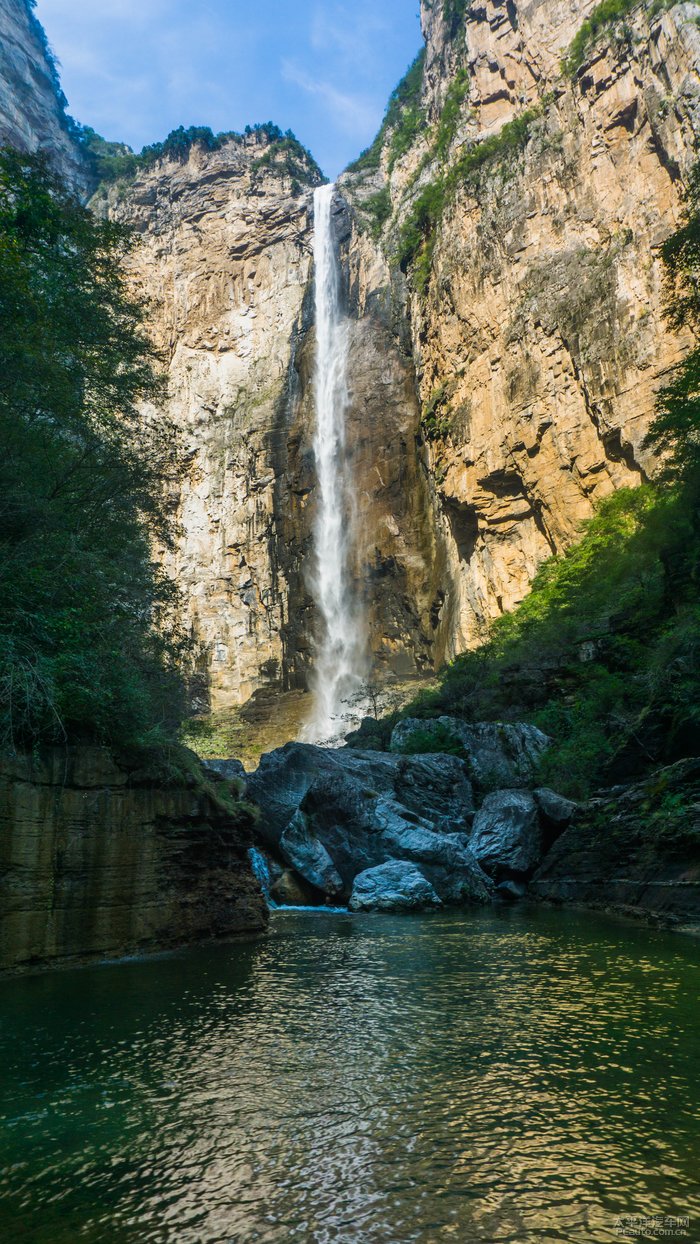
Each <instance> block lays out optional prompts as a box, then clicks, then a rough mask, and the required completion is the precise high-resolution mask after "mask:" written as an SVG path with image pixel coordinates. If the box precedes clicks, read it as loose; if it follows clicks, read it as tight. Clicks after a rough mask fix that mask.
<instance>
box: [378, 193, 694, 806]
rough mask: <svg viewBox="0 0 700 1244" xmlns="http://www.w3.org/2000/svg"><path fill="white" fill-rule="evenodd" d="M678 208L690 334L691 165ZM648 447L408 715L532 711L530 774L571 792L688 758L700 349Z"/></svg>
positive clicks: (673, 305) (675, 268) (674, 301)
mask: <svg viewBox="0 0 700 1244" xmlns="http://www.w3.org/2000/svg"><path fill="white" fill-rule="evenodd" d="M688 207H689V211H688V216H687V220H686V223H685V224H684V225H683V227H682V228H681V229H680V230H678V231H677V232H676V233H675V234H674V235H673V236H672V237H671V238H669V239H668V241H667V242H666V243H665V245H664V247H663V257H664V259H665V262H666V273H667V301H668V318H669V321H670V322H671V323H672V324H673V325H674V326H675V327H677V328H681V327H684V328H685V329H686V330H687V329H691V330H692V331H693V332H694V333H695V335H696V338H700V173H697V172H696V173H695V174H694V175H693V177H692V178H691V180H690V187H689V196H688ZM440 399H441V394H440V391H436V394H435V395H434V399H431V400H432V403H433V404H432V410H429V413H433V412H434V410H435V409H437V407H438V406H439V402H440ZM649 443H650V444H653V445H655V446H656V447H657V448H658V449H660V450H662V451H663V452H664V453H665V455H666V459H665V469H664V470H663V472H662V474H661V476H660V478H659V480H658V481H657V482H656V483H655V484H653V485H645V486H643V487H640V488H638V489H634V490H625V491H620V492H618V493H616V494H615V495H613V496H612V497H610V498H608V500H607V501H605V502H604V503H603V504H602V505H601V507H600V510H599V512H598V514H597V515H596V517H595V518H594V519H592V520H591V521H590V522H589V523H587V524H586V526H585V528H584V531H583V534H582V539H581V540H580V542H579V543H578V544H576V545H575V546H574V547H573V548H571V549H570V550H569V552H568V553H566V554H565V555H563V556H560V557H555V558H552V559H551V560H550V561H548V562H547V563H545V564H544V565H543V566H542V568H541V569H540V571H539V573H538V575H537V576H536V578H535V580H534V583H533V585H532V590H531V593H530V595H529V596H528V597H527V598H526V600H525V601H524V602H523V603H522V605H520V606H519V608H518V609H517V610H515V612H514V613H512V614H508V615H505V616H504V617H502V618H500V619H498V620H497V621H496V622H495V623H494V624H492V626H491V628H490V630H489V633H488V635H487V636H486V638H485V642H484V643H483V645H482V646H481V647H480V648H478V649H477V650H475V651H473V652H468V653H465V654H464V655H463V656H461V657H459V658H458V659H457V660H456V661H455V662H453V663H452V664H451V665H450V666H448V667H447V668H446V669H445V671H444V672H443V674H442V678H441V685H440V686H439V688H438V689H437V690H436V691H433V692H430V693H428V694H426V695H423V696H422V697H420V698H419V699H418V700H417V701H415V702H414V703H413V704H412V705H410V706H409V708H408V709H407V710H406V712H407V713H408V715H410V716H424V717H428V718H430V717H435V716H440V715H442V714H449V715H455V716H457V717H463V718H465V719H467V720H472V721H478V720H484V719H490V720H517V719H524V720H529V721H532V722H533V723H534V724H536V725H538V726H540V727H541V728H542V729H544V730H545V731H546V732H547V733H548V734H550V735H551V737H552V739H553V746H552V748H551V750H550V751H549V753H548V755H547V756H546V758H545V760H544V762H543V765H542V769H541V773H540V779H541V780H543V781H545V782H547V783H550V784H552V785H553V786H555V787H556V788H557V789H560V790H562V792H564V793H568V794H571V795H573V796H575V797H585V796H587V795H588V794H590V792H591V791H592V790H594V789H596V788H597V787H600V786H603V785H604V784H605V783H606V782H609V781H611V780H618V779H625V778H628V777H631V776H637V775H639V774H640V773H644V772H646V771H648V770H649V769H651V768H653V767H654V766H655V765H658V764H661V763H663V762H667V761H673V760H676V759H679V758H682V757H684V756H688V755H697V754H698V751H699V750H700V605H699V604H698V599H699V596H698V588H699V586H700V345H698V346H696V347H695V348H694V349H693V350H691V352H690V353H689V354H688V356H687V357H686V358H685V360H684V361H683V362H682V363H681V364H680V366H679V367H678V368H677V369H676V371H675V373H674V375H673V376H672V378H671V380H670V382H669V383H668V384H667V385H666V386H665V387H664V388H663V389H662V390H661V392H660V393H659V395H658V399H657V415H656V418H655V420H654V422H653V424H652V428H651V432H650V434H649ZM395 720H396V717H394V718H387V719H385V720H384V721H383V722H379V723H376V724H375V725H373V726H368V727H365V729H364V738H363V740H362V741H364V742H365V743H367V742H371V741H372V739H373V740H374V743H375V745H379V746H382V745H386V742H387V740H388V737H389V734H390V731H391V727H392V725H393V722H394V721H395Z"/></svg>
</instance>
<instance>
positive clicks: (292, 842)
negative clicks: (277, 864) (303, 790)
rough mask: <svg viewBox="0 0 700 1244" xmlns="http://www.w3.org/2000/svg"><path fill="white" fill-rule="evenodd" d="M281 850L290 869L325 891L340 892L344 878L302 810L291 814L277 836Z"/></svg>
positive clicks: (333, 893) (328, 892)
mask: <svg viewBox="0 0 700 1244" xmlns="http://www.w3.org/2000/svg"><path fill="white" fill-rule="evenodd" d="M280 851H281V852H282V854H283V856H284V858H285V859H286V860H287V861H288V862H289V863H290V864H291V865H292V867H293V868H295V869H296V871H297V872H298V873H299V874H300V876H302V877H303V878H304V880H305V881H308V882H310V884H311V885H312V886H315V887H316V889H317V890H322V891H323V893H324V894H330V895H335V894H340V893H341V892H342V889H343V881H342V878H341V877H340V875H339V874H338V871H337V869H336V868H335V866H334V864H333V860H332V859H331V857H330V855H329V854H328V852H327V850H326V848H325V847H324V845H323V843H322V842H320V841H319V839H318V838H317V837H316V836H315V835H314V833H313V832H312V830H311V829H310V828H309V823H308V820H307V818H306V816H305V815H304V813H303V812H301V811H298V812H296V813H295V814H294V816H293V817H292V819H291V821H290V822H289V825H288V826H287V828H286V830H285V831H284V833H283V834H282V837H281V838H280Z"/></svg>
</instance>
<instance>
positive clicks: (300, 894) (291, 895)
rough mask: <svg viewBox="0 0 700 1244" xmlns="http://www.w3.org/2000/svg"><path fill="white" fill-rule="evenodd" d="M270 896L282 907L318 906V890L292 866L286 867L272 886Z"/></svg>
mask: <svg viewBox="0 0 700 1244" xmlns="http://www.w3.org/2000/svg"><path fill="white" fill-rule="evenodd" d="M270 898H271V899H272V901H273V903H278V904H279V905H280V906H281V907H316V906H318V905H319V894H318V890H315V889H314V888H313V886H310V885H309V884H308V883H307V882H305V881H304V879H303V878H302V877H300V876H298V874H297V873H295V872H293V871H292V869H290V868H285V869H284V871H283V872H281V873H280V875H279V877H278V878H277V880H276V881H274V882H273V884H272V885H271V887H270Z"/></svg>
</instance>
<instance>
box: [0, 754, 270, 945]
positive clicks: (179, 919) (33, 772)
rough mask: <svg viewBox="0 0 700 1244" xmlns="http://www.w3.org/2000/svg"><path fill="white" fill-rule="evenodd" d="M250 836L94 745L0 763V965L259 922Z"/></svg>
mask: <svg viewBox="0 0 700 1244" xmlns="http://www.w3.org/2000/svg"><path fill="white" fill-rule="evenodd" d="M248 843H249V832H248V831H247V829H246V828H245V822H244V820H243V819H242V818H237V817H236V816H235V815H233V816H232V815H231V813H229V812H227V811H226V810H225V808H223V807H222V806H221V805H220V804H219V803H218V802H217V801H216V800H215V799H214V798H212V797H210V796H209V795H207V794H206V793H203V792H202V791H201V789H199V788H197V787H196V786H194V785H193V786H191V787H186V786H182V787H172V786H165V785H161V786H159V785H157V784H154V783H153V782H152V781H151V782H149V781H147V780H146V779H145V778H142V779H139V776H138V774H137V773H135V772H129V771H128V770H126V769H123V768H121V767H120V766H118V765H117V764H115V762H114V761H113V760H112V759H111V758H110V756H109V755H108V754H107V753H106V752H104V751H103V750H101V749H99V748H87V747H81V748H73V749H71V750H69V751H68V752H63V751H59V750H57V751H55V752H54V753H51V754H50V755H49V756H46V757H45V758H44V759H43V760H36V759H35V760H32V759H31V758H24V757H17V758H14V759H7V758H3V759H1V760H0V969H8V968H20V967H23V968H28V967H35V966H49V965H56V964H59V963H66V962H70V961H75V960H84V959H90V958H96V957H103V956H116V955H123V954H128V953H134V952H135V951H148V950H159V949H163V948H165V947H170V946H180V945H188V944H191V943H194V942H197V941H200V940H204V939H210V938H216V937H226V936H230V935H232V934H236V933H252V932H258V931H260V930H262V929H264V927H265V924H266V919H267V913H266V909H265V904H264V901H263V899H262V896H261V894H260V891H259V887H258V885H257V883H256V881H255V879H254V877H253V875H252V872H251V870H250V865H249V861H248V855H247V847H248Z"/></svg>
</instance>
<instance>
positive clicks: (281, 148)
mask: <svg viewBox="0 0 700 1244" xmlns="http://www.w3.org/2000/svg"><path fill="white" fill-rule="evenodd" d="M75 132H76V136H77V138H78V141H79V142H80V144H81V146H82V147H83V150H84V151H85V152H86V154H87V156H88V159H89V161H90V163H91V165H92V169H93V172H94V174H95V178H96V180H97V181H100V182H103V183H109V182H113V181H118V180H120V179H122V178H123V179H126V180H130V179H133V178H134V177H136V175H137V173H138V172H139V171H140V170H141V169H147V168H151V167H152V166H153V165H154V164H156V163H157V162H158V161H159V160H166V159H168V160H175V161H185V160H187V158H188V156H189V154H190V151H191V150H192V148H193V147H195V146H197V147H200V148H201V149H202V150H204V151H219V150H220V149H221V147H223V146H224V145H225V144H226V143H228V142H231V141H232V140H233V141H239V142H241V141H243V139H244V138H250V137H251V136H256V137H257V138H258V139H259V140H260V141H261V142H262V143H265V144H268V145H267V149H266V151H265V153H264V155H263V156H261V158H260V160H259V161H258V164H260V163H261V162H262V161H264V160H265V161H267V163H268V165H269V166H270V167H279V168H280V169H281V170H282V171H286V172H288V173H289V175H290V176H292V177H294V178H296V179H297V180H299V181H301V182H311V183H312V184H314V185H316V184H319V183H320V182H322V181H323V180H324V177H323V174H322V172H321V170H320V168H319V167H318V164H317V163H316V161H315V160H314V158H313V156H312V155H311V152H310V151H308V150H307V149H306V147H303V146H302V144H301V143H300V142H299V140H298V138H296V136H295V135H294V134H293V133H292V131H291V130H287V131H286V132H284V131H282V130H281V129H280V127H279V126H278V125H275V124H274V122H272V121H266V122H265V123H264V124H262V125H253V126H251V125H248V126H246V129H245V131H244V133H243V134H238V133H235V132H234V131H233V130H231V131H225V132H223V133H220V134H215V133H214V132H213V130H211V129H210V128H209V126H208V125H191V126H189V128H188V129H185V127H184V126H183V125H181V126H179V127H178V129H176V130H172V131H171V132H170V134H168V136H167V138H165V139H164V140H163V142H159V143H151V144H150V145H149V146H147V147H144V148H143V150H142V151H141V152H139V154H138V155H137V154H136V153H135V152H134V151H132V150H131V148H130V147H127V146H126V144H125V143H113V142H108V141H107V140H106V139H104V138H102V136H101V135H100V134H97V133H96V132H95V130H93V129H91V128H90V126H77V127H76V131H75ZM280 157H281V158H280Z"/></svg>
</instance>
